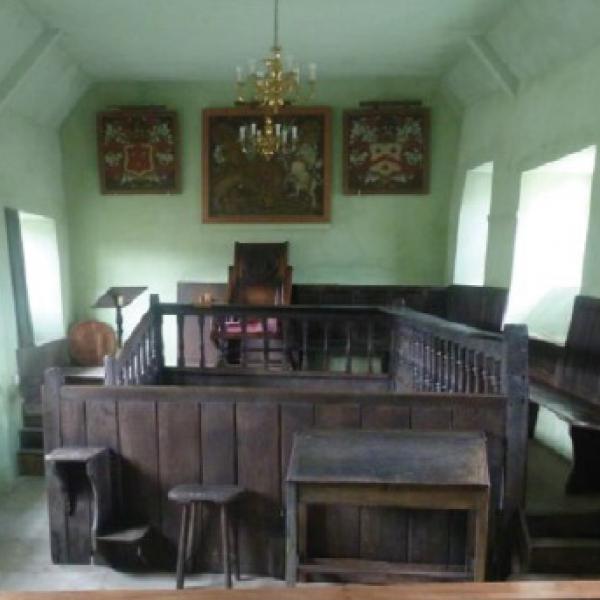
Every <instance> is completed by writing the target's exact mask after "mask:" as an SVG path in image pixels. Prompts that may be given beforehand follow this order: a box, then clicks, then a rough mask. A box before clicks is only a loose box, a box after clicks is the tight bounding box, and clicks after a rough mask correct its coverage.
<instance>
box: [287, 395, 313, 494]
mask: <svg viewBox="0 0 600 600" xmlns="http://www.w3.org/2000/svg"><path fill="white" fill-rule="evenodd" d="M314 424H315V408H314V404H312V403H308V402H306V403H303V404H282V405H281V481H282V487H281V490H282V498H284V496H285V478H286V476H287V468H288V464H289V462H290V454H291V452H292V445H293V443H294V435H295V434H296V433H299V432H301V431H304V430H305V429H310V428H311V427H313V426H314ZM284 500H285V498H284Z"/></svg>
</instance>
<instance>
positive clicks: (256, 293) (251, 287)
mask: <svg viewBox="0 0 600 600" xmlns="http://www.w3.org/2000/svg"><path fill="white" fill-rule="evenodd" d="M291 297H292V267H291V266H290V265H288V242H283V243H266V244H263V243H257V244H253V243H240V242H236V243H235V249H234V261H233V265H231V266H230V267H229V281H228V287H227V298H226V299H227V303H228V304H251V305H261V306H265V305H267V306H268V305H273V306H278V305H286V304H290V302H291ZM265 323H266V331H265ZM217 329H218V331H217V336H218V338H219V341H218V345H219V347H220V350H221V356H222V359H223V362H225V363H227V364H243V365H247V366H250V365H254V366H255V365H256V363H262V364H263V365H264V366H266V367H267V366H268V367H272V366H274V365H280V366H282V367H285V366H286V365H287V361H286V360H285V359H284V357H283V353H282V351H281V344H280V343H278V341H280V340H281V337H282V331H281V323H280V322H279V321H278V319H275V318H269V319H267V320H266V322H265V321H263V320H262V319H247V320H246V323H245V328H244V326H243V324H242V322H241V320H240V319H239V318H237V317H236V316H235V315H232V316H231V317H229V318H227V319H226V320H225V322H224V323H221V324H220V325H219V326H218V328H217ZM243 329H244V330H243ZM265 338H268V340H269V343H268V348H269V349H268V352H267V353H266V356H265V353H264V352H263V351H264V347H265V344H264V340H265Z"/></svg>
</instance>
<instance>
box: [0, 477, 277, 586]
mask: <svg viewBox="0 0 600 600" xmlns="http://www.w3.org/2000/svg"><path fill="white" fill-rule="evenodd" d="M48 536H49V533H48V516H47V507H46V494H45V489H44V479H43V478H42V477H21V478H19V480H18V482H17V485H16V486H15V488H14V489H13V490H12V491H11V492H10V493H9V494H6V495H4V496H0V591H3V590H28V591H41V590H101V589H146V588H152V589H172V588H174V587H175V575H174V573H152V574H130V573H121V572H118V571H115V570H113V569H110V568H108V567H99V566H91V565H81V566H79V565H54V564H52V562H51V560H50V542H49V538H48ZM222 585H223V576H222V575H217V574H214V575H212V574H208V575H190V576H188V577H186V587H188V586H190V587H210V586H218V587H220V586H222ZM265 585H268V586H282V585H284V584H283V582H281V581H277V580H274V579H267V578H262V579H259V578H249V577H244V580H243V581H242V582H240V583H238V584H236V587H261V586H265Z"/></svg>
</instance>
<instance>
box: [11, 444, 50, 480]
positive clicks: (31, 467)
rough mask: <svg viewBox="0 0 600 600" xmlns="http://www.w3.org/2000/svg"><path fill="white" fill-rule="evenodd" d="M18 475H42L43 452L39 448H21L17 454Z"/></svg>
mask: <svg viewBox="0 0 600 600" xmlns="http://www.w3.org/2000/svg"><path fill="white" fill-rule="evenodd" d="M17 465H18V469H19V475H40V476H41V475H44V451H43V450H41V449H40V448H22V449H21V450H19V452H18V453H17Z"/></svg>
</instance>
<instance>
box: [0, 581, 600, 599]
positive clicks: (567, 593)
mask: <svg viewBox="0 0 600 600" xmlns="http://www.w3.org/2000/svg"><path fill="white" fill-rule="evenodd" d="M183 596H185V597H186V598H190V600H237V599H240V600H398V599H400V598H401V599H402V600H423V599H424V598H427V599H428V600H523V598H529V599H539V600H567V599H572V598H587V599H589V600H595V599H598V598H600V586H599V585H598V582H597V581H585V580H579V581H503V582H493V583H438V582H435V583H406V584H396V585H379V586H365V585H348V586H343V587H342V586H300V587H295V588H285V587H280V586H275V587H261V588H257V589H252V588H245V589H243V590H239V589H234V590H225V589H218V588H204V589H203V588H196V589H190V590H188V591H186V592H183V593H182V592H181V591H180V590H175V589H172V590H167V589H165V590H140V589H136V590H96V591H78V592H64V591H60V592H27V594H26V598H27V600H75V599H77V600H180V599H181V598H182V597H183ZM24 597H25V595H24V593H23V592H2V593H0V600H23V598H24Z"/></svg>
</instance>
